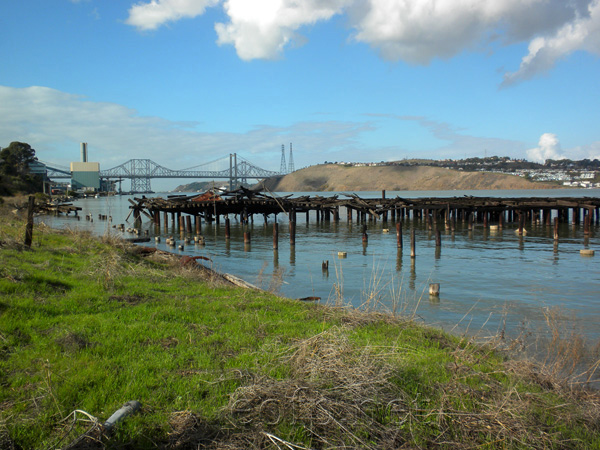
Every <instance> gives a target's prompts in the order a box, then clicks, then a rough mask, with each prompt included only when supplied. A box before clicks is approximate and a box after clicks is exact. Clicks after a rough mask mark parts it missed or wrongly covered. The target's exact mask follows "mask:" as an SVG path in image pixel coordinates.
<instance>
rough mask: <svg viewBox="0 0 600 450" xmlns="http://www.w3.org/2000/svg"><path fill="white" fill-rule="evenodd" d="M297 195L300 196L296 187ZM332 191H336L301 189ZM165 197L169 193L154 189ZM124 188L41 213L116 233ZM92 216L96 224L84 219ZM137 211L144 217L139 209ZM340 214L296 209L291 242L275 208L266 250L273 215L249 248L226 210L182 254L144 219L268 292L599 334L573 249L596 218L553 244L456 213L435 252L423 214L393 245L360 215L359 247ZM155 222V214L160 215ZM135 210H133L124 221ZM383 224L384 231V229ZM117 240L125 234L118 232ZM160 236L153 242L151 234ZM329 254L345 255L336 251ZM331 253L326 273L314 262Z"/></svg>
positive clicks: (482, 327) (462, 328)
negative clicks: (326, 218) (553, 316)
mask: <svg viewBox="0 0 600 450" xmlns="http://www.w3.org/2000/svg"><path fill="white" fill-rule="evenodd" d="M301 194H304V193H299V194H298V195H301ZM306 194H310V195H316V194H319V195H323V196H330V195H333V194H334V193H331V192H327V193H306ZM155 195H156V196H162V197H166V195H167V194H155ZM359 195H361V196H362V197H364V198H367V197H380V196H381V192H361V193H359ZM462 195H473V196H480V197H484V196H485V197H492V196H494V197H536V196H537V197H545V196H548V197H560V196H563V197H571V196H589V197H597V196H598V195H600V190H598V189H595V190H562V189H561V190H548V191H540V190H534V191H460V192H459V191H441V192H440V191H436V192H425V191H420V192H387V194H386V196H387V197H388V198H392V197H395V196H399V197H404V198H415V197H454V196H462ZM128 198H131V197H127V196H122V197H104V198H98V199H94V198H89V199H81V200H77V201H76V202H75V204H76V205H77V206H80V207H81V208H82V211H81V214H80V216H81V220H79V221H77V219H74V218H73V216H71V217H64V216H63V217H58V218H56V217H42V218H41V219H40V220H41V221H44V222H46V223H47V224H48V225H50V226H53V227H71V228H75V229H87V230H91V231H92V232H94V233H96V234H104V233H113V234H117V235H123V233H121V232H118V231H117V230H115V229H114V228H113V227H112V225H116V224H119V223H125V218H126V216H127V215H128V213H129V211H130V210H129V206H130V203H129V202H128ZM100 213H101V214H106V215H110V216H112V219H113V220H112V222H111V223H109V222H106V221H99V220H98V214H100ZM85 214H91V215H92V217H93V218H94V221H93V222H89V221H86V220H85V218H84V217H83V216H85ZM143 217H145V216H143ZM340 218H341V220H340V221H339V222H338V223H335V222H333V221H332V222H326V223H319V224H317V223H316V220H315V216H314V215H311V216H310V219H309V222H308V223H306V220H305V215H304V214H298V218H297V221H298V222H297V229H296V246H295V248H294V247H291V246H290V245H289V234H288V222H287V218H286V217H285V215H284V214H279V215H278V217H277V221H278V223H279V250H278V251H274V250H273V237H272V236H273V234H272V233H273V225H272V224H273V221H274V218H273V216H270V217H269V222H268V224H266V225H265V224H264V220H263V218H262V216H256V217H255V218H254V223H251V224H250V225H249V231H250V232H251V237H252V241H251V245H250V246H245V245H244V240H243V231H244V230H243V227H242V225H241V224H239V223H238V222H237V220H236V219H234V218H233V217H232V218H231V239H230V240H229V241H226V240H225V225H224V221H223V220H221V223H220V225H217V224H216V223H213V224H208V223H206V222H204V221H203V222H202V234H203V236H204V237H205V241H206V245H205V246H198V245H194V244H191V245H186V246H185V249H184V250H183V251H179V250H176V249H173V248H172V247H171V248H170V247H167V246H166V244H165V242H164V241H165V239H164V238H165V237H166V236H169V235H173V236H175V237H176V239H178V240H179V238H180V236H179V234H178V230H177V233H176V230H174V229H170V230H169V231H168V232H165V231H164V224H161V228H160V231H159V233H158V234H156V233H155V228H154V225H153V224H150V223H149V221H148V220H146V219H145V221H144V224H143V225H142V229H143V230H148V232H149V235H150V237H151V242H150V243H146V244H141V245H150V246H156V247H157V248H159V249H161V250H167V251H173V252H175V253H178V254H182V255H183V254H185V255H191V256H206V257H208V258H210V259H211V262H209V263H206V264H207V265H209V266H211V267H212V268H214V269H216V270H218V271H220V272H228V273H232V274H234V275H237V276H239V277H241V278H243V279H245V280H246V281H248V282H250V283H254V284H256V285H259V286H260V287H263V288H265V289H269V288H270V289H273V288H275V289H277V291H278V292H279V293H280V294H281V295H284V296H286V297H291V298H301V297H309V296H317V297H321V299H322V300H321V301H322V302H336V301H337V300H338V299H339V297H340V293H343V298H344V301H345V302H351V303H352V304H353V305H354V306H361V305H365V304H368V305H369V306H377V307H381V308H383V309H386V310H389V311H395V312H404V313H410V314H413V313H414V314H415V315H416V317H417V318H419V319H421V320H422V321H424V322H425V323H428V324H431V325H435V326H439V327H442V328H445V329H447V330H453V331H455V332H468V333H473V334H474V333H484V334H488V335H494V334H497V333H499V332H500V331H501V330H505V332H506V333H507V334H508V335H512V336H515V335H517V334H519V333H521V332H523V331H528V332H532V333H538V332H540V330H543V329H545V330H547V326H546V325H545V324H546V321H547V317H548V312H549V311H560V315H559V317H558V324H559V327H560V328H561V330H562V331H563V332H565V333H567V334H568V333H569V332H570V331H573V332H575V333H577V334H580V335H582V336H584V337H585V338H586V340H587V341H588V342H591V343H595V342H598V341H599V340H600V330H599V329H598V322H599V319H600V301H599V299H600V295H599V293H600V270H599V268H600V266H599V257H600V255H596V256H594V257H582V256H581V255H580V253H579V250H580V249H583V248H591V249H596V250H600V246H599V244H600V237H599V236H600V233H599V231H600V230H599V229H598V227H597V226H594V227H593V229H592V231H591V234H590V236H589V238H585V239H584V236H583V228H582V227H583V225H578V226H574V225H572V224H563V225H561V228H560V231H559V233H560V240H559V243H558V245H557V246H555V245H554V240H553V230H552V229H551V227H546V226H544V225H533V224H531V223H527V224H526V230H527V235H525V236H521V237H520V236H518V235H517V234H516V233H515V230H516V228H517V225H516V224H513V223H508V224H505V227H504V228H503V229H502V230H499V231H496V232H493V231H490V230H489V229H484V228H483V227H482V226H481V225H476V226H475V228H474V230H473V231H471V232H469V231H468V230H467V224H463V223H461V222H460V221H459V222H458V223H457V225H456V230H455V231H454V232H450V231H449V230H445V229H444V225H443V223H441V224H440V225H439V228H440V230H441V233H442V246H441V249H436V246H435V234H434V233H433V232H432V231H429V230H427V229H426V226H425V224H424V223H422V222H420V221H417V222H413V221H407V222H405V223H404V225H403V240H404V250H403V251H399V250H398V249H397V245H396V233H395V223H392V222H391V221H390V222H388V223H387V224H383V223H382V222H381V221H378V222H377V223H375V224H373V223H369V224H368V231H367V232H368V235H369V238H368V245H366V246H363V243H362V239H361V237H362V226H361V225H359V224H357V223H356V218H355V217H354V221H353V223H347V221H346V215H345V211H344V210H343V209H342V211H341V212H340ZM161 219H162V215H161ZM131 222H132V219H131V218H130V225H126V227H127V226H133V224H132V223H131ZM411 227H414V228H415V233H416V258H415V259H414V260H413V259H412V258H411V257H410V229H411ZM384 229H389V233H385V232H384ZM124 235H125V237H133V235H130V234H129V233H124ZM155 235H159V236H161V237H162V240H161V242H160V243H155V241H154V236H155ZM338 252H346V253H347V257H346V258H339V257H338ZM323 261H329V270H328V271H326V272H324V271H323V270H322V262H323ZM429 283H440V286H441V288H440V296H439V297H430V296H429V291H428V289H429Z"/></svg>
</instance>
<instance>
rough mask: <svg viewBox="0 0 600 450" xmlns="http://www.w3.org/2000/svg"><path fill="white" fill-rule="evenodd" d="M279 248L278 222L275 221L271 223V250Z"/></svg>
mask: <svg viewBox="0 0 600 450" xmlns="http://www.w3.org/2000/svg"><path fill="white" fill-rule="evenodd" d="M278 248H279V224H278V223H277V222H275V223H274V224H273V250H277V249H278Z"/></svg>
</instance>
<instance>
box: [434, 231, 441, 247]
mask: <svg viewBox="0 0 600 450" xmlns="http://www.w3.org/2000/svg"><path fill="white" fill-rule="evenodd" d="M435 246H436V247H441V246H442V232H441V231H440V230H437V231H436V232H435Z"/></svg>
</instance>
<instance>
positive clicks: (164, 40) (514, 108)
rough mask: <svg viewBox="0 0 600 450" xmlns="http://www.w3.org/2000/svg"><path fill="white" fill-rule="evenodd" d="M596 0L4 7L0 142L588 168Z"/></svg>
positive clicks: (105, 151)
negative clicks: (491, 159)
mask: <svg viewBox="0 0 600 450" xmlns="http://www.w3.org/2000/svg"><path fill="white" fill-rule="evenodd" d="M599 54H600V0H571V1H568V2H567V1H565V0H300V1H298V0H263V1H254V2H253V1H249V0H153V1H152V2H150V1H147V0H143V1H138V2H132V1H100V0H79V1H75V0H51V1H49V0H21V1H18V2H17V1H5V2H1V3H0V61H1V63H0V146H6V145H8V144H9V143H10V142H12V141H23V142H28V143H29V144H31V145H32V146H33V147H34V148H35V149H36V152H37V156H38V157H39V158H40V159H41V160H44V161H50V162H55V163H58V164H65V165H66V164H68V162H69V161H72V160H78V159H79V143H80V142H88V146H89V154H90V160H93V161H99V162H100V163H101V168H102V169H108V168H110V167H113V166H116V165H118V164H121V163H123V162H125V161H126V160H128V159H131V158H150V159H152V160H154V161H155V162H157V163H158V164H161V165H164V166H166V167H169V168H173V169H184V168H188V167H192V166H196V165H199V164H203V163H206V162H208V161H211V160H214V159H216V158H219V157H221V156H227V155H228V154H229V153H233V152H236V153H238V154H239V155H240V156H242V157H244V158H246V159H248V160H250V161H252V162H254V163H256V164H257V165H259V166H261V167H264V168H267V169H271V170H278V169H279V165H280V155H281V145H282V144H285V146H286V151H288V150H289V143H290V142H292V143H293V149H294V161H295V165H296V168H300V167H304V166H307V165H311V164H318V163H322V162H324V161H325V160H327V161H382V160H384V161H387V160H398V159H403V158H435V159H441V158H464V157H472V156H480V157H482V156H484V155H488V156H491V155H500V156H505V155H506V156H511V157H514V158H527V159H529V160H538V161H543V160H544V159H545V158H560V157H568V158H572V159H582V158H600V126H599V125H600V123H599V122H600V121H599V119H600V112H599V108H598V104H599V100H600V82H599V80H600V58H598V56H599Z"/></svg>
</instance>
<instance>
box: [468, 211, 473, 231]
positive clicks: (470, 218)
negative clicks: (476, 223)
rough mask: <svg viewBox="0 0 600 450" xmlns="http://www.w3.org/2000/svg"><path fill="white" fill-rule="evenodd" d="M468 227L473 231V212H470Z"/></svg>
mask: <svg viewBox="0 0 600 450" xmlns="http://www.w3.org/2000/svg"><path fill="white" fill-rule="evenodd" d="M467 229H468V230H469V231H471V230H472V229H473V213H472V212H471V213H469V223H468V225H467Z"/></svg>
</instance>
